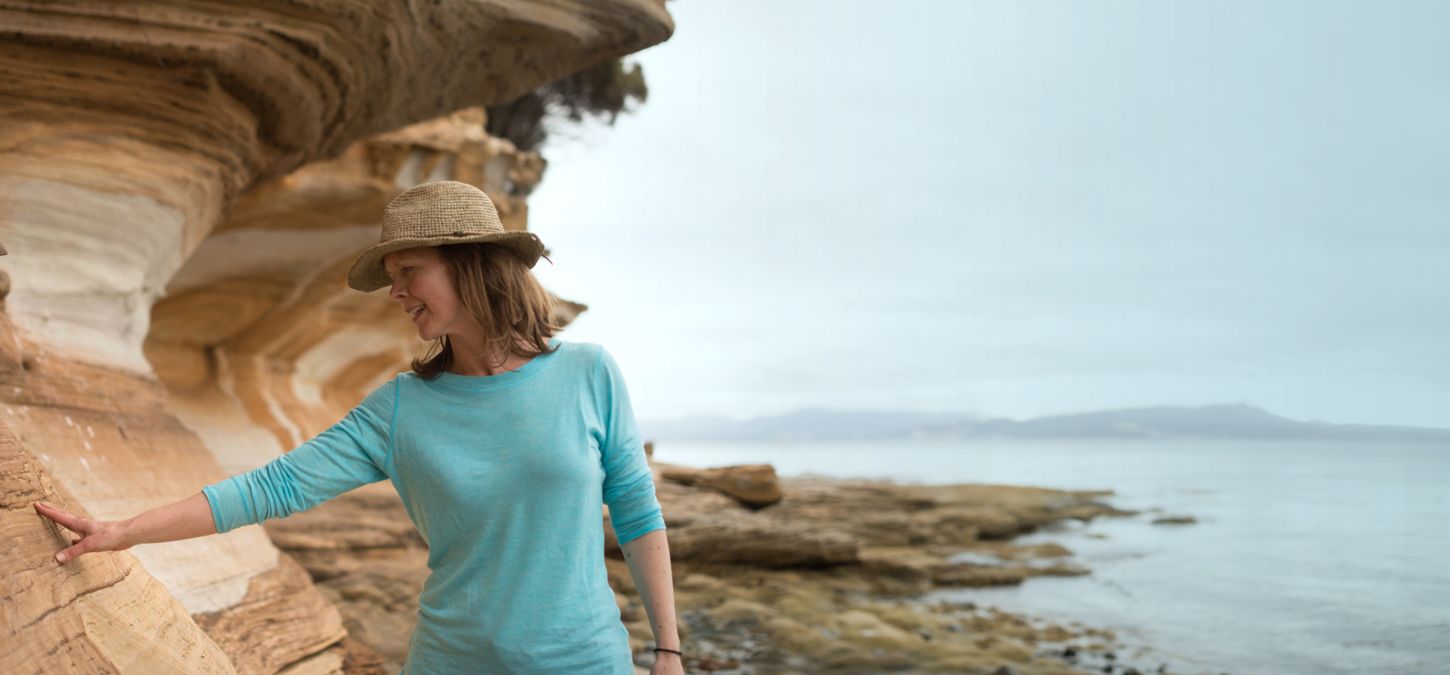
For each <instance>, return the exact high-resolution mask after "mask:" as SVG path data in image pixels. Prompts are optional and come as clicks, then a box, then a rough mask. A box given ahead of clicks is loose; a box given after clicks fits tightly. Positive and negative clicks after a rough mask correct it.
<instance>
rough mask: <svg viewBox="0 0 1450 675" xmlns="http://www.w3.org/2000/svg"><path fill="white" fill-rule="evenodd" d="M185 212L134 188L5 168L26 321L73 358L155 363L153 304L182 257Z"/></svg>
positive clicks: (3, 237) (136, 366)
mask: <svg viewBox="0 0 1450 675" xmlns="http://www.w3.org/2000/svg"><path fill="white" fill-rule="evenodd" d="M183 223H184V220H183V215H182V214H181V213H179V212H178V211H176V210H174V209H171V208H167V207H166V206H164V205H162V204H160V203H158V202H156V201H155V200H152V199H150V198H148V197H146V196H143V195H131V194H124V193H116V192H110V191H103V190H94V189H88V188H85V187H81V186H77V185H73V184H67V183H60V182H52V181H41V180H32V179H26V178H17V177H13V176H7V175H4V174H3V173H0V242H4V244H5V247H6V248H7V249H8V250H9V255H7V256H5V257H4V258H0V261H3V268H4V269H5V270H6V272H8V273H9V275H10V280H11V288H10V294H9V296H7V297H6V298H5V306H6V309H7V311H8V312H9V314H10V316H11V318H12V320H13V321H14V322H15V324H16V327H17V328H19V329H20V331H23V332H28V333H30V334H33V335H44V336H46V344H47V346H48V347H50V348H52V349H55V350H56V351H59V352H63V353H65V354H67V356H69V357H71V358H75V359H77V360H82V361H86V362H90V363H96V364H101V365H108V366H113V367H116V368H121V369H125V370H130V371H133V372H138V373H144V372H150V370H151V368H150V365H149V364H147V362H146V358H145V357H144V356H143V355H142V353H141V343H142V341H143V340H145V338H146V332H147V330H148V327H149V324H150V317H151V305H152V303H153V302H154V301H155V300H156V298H157V296H159V295H160V294H161V289H162V287H163V286H164V283H165V280H166V279H169V278H170V277H171V275H173V274H175V273H176V270H177V269H178V268H179V267H180V266H181V254H182V251H181V241H182V235H183V232H182V231H183Z"/></svg>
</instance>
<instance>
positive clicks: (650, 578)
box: [620, 530, 683, 673]
mask: <svg viewBox="0 0 1450 675" xmlns="http://www.w3.org/2000/svg"><path fill="white" fill-rule="evenodd" d="M620 549H622V550H623V551H624V562H625V563H627V564H628V565H629V575H630V576H631V577H634V586H635V588H637V589H639V598H640V600H642V601H643V602H644V610H645V614H647V615H649V626H650V629H651V630H653V631H654V635H655V646H657V647H664V648H665V649H673V650H675V651H683V650H681V649H680V633H679V629H678V627H677V626H676V624H675V584H674V576H673V574H674V573H673V572H672V571H671V570H670V543H669V540H668V539H667V538H666V535H665V530H654V531H652V532H648V533H645V534H643V535H640V536H639V537H636V538H634V539H633V540H631V541H629V542H628V543H626V544H624V545H622V546H620ZM682 665H683V664H681V663H680V657H679V656H677V655H675V654H671V653H669V652H655V670H654V671H653V672H656V673H664V672H681V666H682Z"/></svg>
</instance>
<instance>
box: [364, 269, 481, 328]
mask: <svg viewBox="0 0 1450 675" xmlns="http://www.w3.org/2000/svg"><path fill="white" fill-rule="evenodd" d="M383 269H385V270H387V272H388V277H389V278H391V279H392V280H393V286H392V288H391V289H389V291H388V297H389V298H391V299H392V300H394V301H396V302H397V303H398V304H399V305H401V306H402V308H403V311H404V312H407V313H408V315H409V317H411V318H412V320H413V325H414V326H416V327H417V328H418V337H420V338H422V339H424V340H432V339H435V338H439V337H443V336H444V335H447V336H449V337H450V338H452V339H455V340H458V339H462V340H473V339H474V338H475V337H476V336H481V335H482V334H483V329H481V328H479V327H478V324H477V323H475V322H474V321H473V317H471V316H469V314H468V311H467V310H466V309H464V307H463V303H462V302H461V301H460V300H459V299H458V292H457V291H456V290H454V287H453V277H452V275H451V274H449V272H448V264H447V263H445V262H443V256H442V255H439V253H438V249H436V248H433V247H432V246H421V247H418V248H408V249H403V250H401V251H393V252H392V253H389V254H387V255H385V256H383ZM477 341H480V342H481V341H482V338H481V337H478V338H477Z"/></svg>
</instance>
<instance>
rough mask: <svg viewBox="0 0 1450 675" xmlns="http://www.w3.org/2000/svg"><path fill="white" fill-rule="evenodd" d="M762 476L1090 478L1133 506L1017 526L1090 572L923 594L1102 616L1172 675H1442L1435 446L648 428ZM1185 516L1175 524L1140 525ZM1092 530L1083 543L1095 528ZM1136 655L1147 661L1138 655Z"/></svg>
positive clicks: (1444, 512)
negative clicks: (712, 437)
mask: <svg viewBox="0 0 1450 675" xmlns="http://www.w3.org/2000/svg"><path fill="white" fill-rule="evenodd" d="M655 458H656V459H658V460H660V461H663V462H670V463H677V464H685V465H691V466H720V465H726V464H743V463H756V462H765V463H770V464H773V465H774V466H775V468H776V471H777V473H779V474H780V475H782V476H798V475H802V474H811V473H814V474H822V475H829V476H838V477H859V478H887V479H892V480H896V481H899V482H920V483H1004V484H1013V485H1034V486H1041V487H1053V488H1067V489H1108V490H1113V491H1114V492H1115V493H1116V494H1115V496H1113V497H1110V498H1108V501H1109V502H1110V503H1112V504H1113V505H1114V506H1118V507H1120V508H1127V509H1135V510H1142V511H1144V513H1142V514H1140V515H1138V516H1134V517H1131V518H1100V519H1097V520H1095V521H1094V522H1092V523H1088V524H1077V523H1074V524H1073V525H1069V526H1067V527H1064V528H1063V529H1061V530H1059V531H1044V532H1039V533H1035V534H1032V535H1028V536H1027V537H1024V538H1021V539H1019V541H1023V542H1035V541H1055V542H1058V543H1061V544H1063V545H1065V546H1067V547H1068V548H1069V549H1071V550H1072V551H1073V552H1074V554H1075V555H1074V559H1075V560H1077V561H1078V562H1081V563H1084V564H1086V565H1087V566H1089V567H1090V568H1092V570H1093V572H1092V574H1091V575H1088V576H1083V577H1063V578H1050V577H1042V578H1034V579H1029V580H1028V581H1027V582H1026V583H1024V584H1023V585H1021V586H1018V587H1009V588H995V589H950V590H944V591H938V592H937V593H939V594H943V595H946V596H949V597H952V598H955V599H964V600H970V601H973V602H977V603H978V604H983V605H992V606H997V607H1001V608H1002V609H1005V610H1009V611H1014V612H1022V613H1027V614H1032V615H1035V616H1039V617H1042V618H1045V619H1049V620H1054V621H1059V622H1069V621H1078V622H1081V623H1084V624H1087V625H1091V626H1096V627H1102V628H1112V629H1114V630H1115V631H1117V633H1118V637H1119V639H1120V641H1123V642H1125V643H1128V644H1129V645H1130V646H1138V647H1140V648H1141V649H1143V650H1146V654H1145V655H1143V656H1142V657H1140V658H1135V659H1134V661H1133V662H1134V663H1141V664H1149V663H1151V664H1156V663H1160V662H1161V663H1167V664H1168V666H1169V668H1170V669H1171V670H1172V671H1174V672H1179V673H1232V674H1234V675H1254V674H1261V673H1262V674H1281V673H1285V674H1287V673H1305V674H1314V675H1318V674H1327V673H1450V447H1447V446H1445V445H1440V444H1420V443H1367V442H1300V441H1267V442H1259V441H1179V440H1175V441H1019V440H989V441H980V440H971V441H917V440H911V441H869V442H868V441H849V442H751V443H744V442H740V443H737V442H731V443H706V442H657V443H656V444H655ZM1160 515H1190V516H1193V517H1195V518H1196V519H1197V520H1198V522H1197V524H1193V525H1181V526H1169V525H1153V524H1151V521H1152V519H1153V518H1155V517H1158V516H1160ZM1099 537H1100V538H1099ZM1154 667H1156V665H1155V666H1154Z"/></svg>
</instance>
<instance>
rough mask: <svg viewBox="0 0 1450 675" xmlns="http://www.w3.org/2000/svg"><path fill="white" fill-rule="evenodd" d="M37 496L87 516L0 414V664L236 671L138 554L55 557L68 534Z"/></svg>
mask: <svg viewBox="0 0 1450 675" xmlns="http://www.w3.org/2000/svg"><path fill="white" fill-rule="evenodd" d="M7 356H10V355H9V354H7ZM4 365H5V366H6V369H7V370H8V369H9V368H11V367H14V366H15V365H18V364H16V363H15V362H13V361H11V360H9V359H6V361H5V364H4ZM6 409H7V411H13V410H14V408H13V407H12V406H7V407H6ZM37 501H46V502H49V503H53V504H56V505H58V506H61V507H63V508H66V509H67V510H69V511H72V512H74V513H78V514H80V515H84V516H87V517H90V515H91V514H88V513H87V512H86V510H85V509H84V508H83V507H81V506H79V505H78V504H77V503H76V500H75V499H74V498H73V497H71V496H70V495H69V494H67V493H66V491H65V490H64V489H63V488H62V487H61V486H58V485H57V484H56V481H54V480H53V479H52V478H51V476H50V475H49V473H48V472H47V471H46V470H45V468H44V467H43V466H42V462H41V461H40V460H39V459H37V458H36V457H34V456H33V455H31V454H30V453H29V452H28V451H26V450H25V448H24V447H22V445H21V443H20V441H19V440H18V439H16V437H15V436H14V435H13V434H12V433H11V430H10V426H9V424H7V423H6V422H5V421H3V420H0V534H3V536H4V540H5V541H6V542H9V544H8V545H7V546H6V547H5V548H4V550H3V551H0V566H3V568H4V569H5V575H4V581H3V583H0V632H3V634H4V635H5V636H6V639H5V645H6V648H5V649H3V650H0V672H6V673H23V672H37V671H39V670H45V671H50V672H55V671H62V670H69V671H70V672H94V673H100V672H137V673H140V672H147V673H234V672H236V671H235V670H234V669H233V667H232V662H231V660H230V659H229V658H228V657H227V655H226V654H225V653H223V651H222V650H221V649H220V648H219V647H218V646H217V645H216V643H215V642H213V641H212V639H211V638H210V637H209V636H208V635H207V634H206V632H205V631H203V630H202V629H201V628H200V627H199V626H197V625H196V623H195V622H194V621H192V619H191V617H190V616H189V615H188V613H187V610H186V608H185V607H183V606H182V605H181V603H179V602H177V601H176V599H175V598H173V597H172V596H171V594H170V593H169V592H168V591H167V589H166V587H165V586H163V585H161V583H160V582H158V581H157V580H156V579H155V578H154V577H152V576H151V575H150V574H148V573H147V572H146V570H145V569H143V568H142V567H141V565H140V564H139V563H138V562H137V560H136V558H135V557H134V556H132V555H130V554H129V553H124V552H122V553H115V554H111V555H106V556H82V557H81V558H79V559H77V560H75V561H74V562H72V563H71V564H69V565H66V566H62V565H60V564H58V563H56V562H55V559H54V557H53V556H54V555H55V553H56V552H57V551H59V550H61V549H63V548H65V547H67V546H69V545H70V539H69V538H68V537H67V533H65V532H64V531H63V530H61V529H60V528H59V527H57V526H56V525H55V524H54V523H52V522H51V521H49V520H47V519H45V518H43V517H41V516H40V514H38V513H36V511H35V509H34V507H33V506H32V504H34V503H35V502H37ZM49 664H65V666H64V667H54V666H52V665H49Z"/></svg>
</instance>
